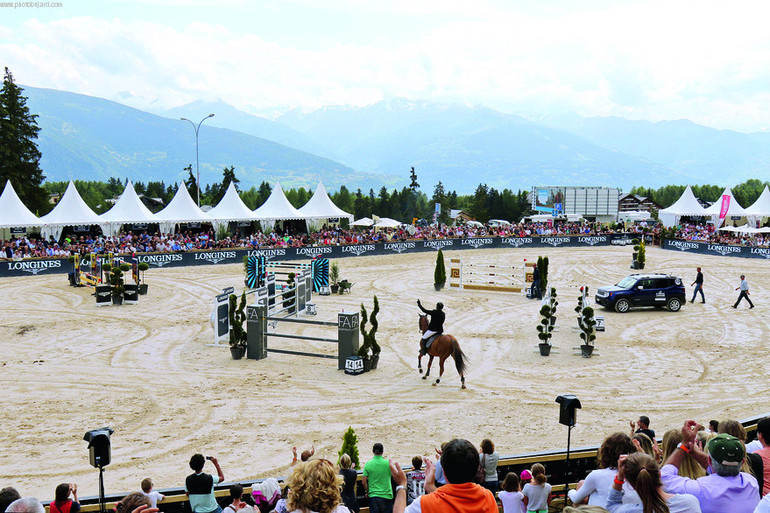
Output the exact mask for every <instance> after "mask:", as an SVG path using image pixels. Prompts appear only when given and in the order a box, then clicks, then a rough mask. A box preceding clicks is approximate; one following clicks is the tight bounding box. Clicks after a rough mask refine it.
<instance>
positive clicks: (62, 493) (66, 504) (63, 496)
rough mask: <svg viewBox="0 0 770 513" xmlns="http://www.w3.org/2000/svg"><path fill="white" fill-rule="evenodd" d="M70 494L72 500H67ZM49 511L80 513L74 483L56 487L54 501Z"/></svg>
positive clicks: (76, 487) (53, 512)
mask: <svg viewBox="0 0 770 513" xmlns="http://www.w3.org/2000/svg"><path fill="white" fill-rule="evenodd" d="M70 493H72V499H70V498H69V497H70ZM73 499H74V500H73ZM49 509H50V511H51V513H78V511H80V503H79V502H78V485H76V484H75V483H62V484H60V485H59V486H57V487H56V491H55V492H54V500H53V502H51V504H50V506H49Z"/></svg>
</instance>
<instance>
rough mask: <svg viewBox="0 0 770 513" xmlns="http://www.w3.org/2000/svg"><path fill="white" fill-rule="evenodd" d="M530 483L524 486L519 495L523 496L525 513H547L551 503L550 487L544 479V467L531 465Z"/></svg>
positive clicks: (536, 464)
mask: <svg viewBox="0 0 770 513" xmlns="http://www.w3.org/2000/svg"><path fill="white" fill-rule="evenodd" d="M530 472H531V473H532V483H529V484H525V485H524V489H522V490H521V493H523V494H524V505H525V506H527V511H529V512H533V513H548V505H549V504H550V503H551V485H550V484H549V483H548V482H547V479H546V477H545V467H544V466H543V465H541V464H540V463H535V464H534V465H532V469H531V470H530Z"/></svg>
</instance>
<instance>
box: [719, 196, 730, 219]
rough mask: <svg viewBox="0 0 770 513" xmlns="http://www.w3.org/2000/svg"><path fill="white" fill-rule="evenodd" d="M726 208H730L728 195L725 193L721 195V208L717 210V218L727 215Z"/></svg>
mask: <svg viewBox="0 0 770 513" xmlns="http://www.w3.org/2000/svg"><path fill="white" fill-rule="evenodd" d="M728 210H730V196H728V195H727V194H725V195H723V196H722V208H721V209H720V210H719V219H724V218H725V217H727V211H728Z"/></svg>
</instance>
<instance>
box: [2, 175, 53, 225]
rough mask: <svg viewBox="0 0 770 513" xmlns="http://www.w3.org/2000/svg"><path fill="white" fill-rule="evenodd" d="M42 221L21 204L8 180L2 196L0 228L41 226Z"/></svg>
mask: <svg viewBox="0 0 770 513" xmlns="http://www.w3.org/2000/svg"><path fill="white" fill-rule="evenodd" d="M41 224H43V223H41V222H40V219H38V218H37V216H36V215H35V214H33V213H32V212H30V211H29V209H28V208H27V207H26V206H25V205H24V203H22V202H21V200H20V199H19V195H18V194H16V190H15V189H14V188H13V185H11V181H10V180H8V181H7V182H6V183H5V189H3V194H2V195H0V228H16V227H28V226H40V225H41Z"/></svg>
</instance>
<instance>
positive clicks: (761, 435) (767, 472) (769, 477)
mask: <svg viewBox="0 0 770 513" xmlns="http://www.w3.org/2000/svg"><path fill="white" fill-rule="evenodd" d="M757 439H758V440H759V442H760V443H761V444H762V448H761V449H760V450H758V451H756V453H755V454H759V456H760V457H761V458H762V467H763V474H762V477H763V478H764V486H763V487H762V495H767V494H768V493H770V417H765V418H764V419H760V420H759V422H757Z"/></svg>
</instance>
